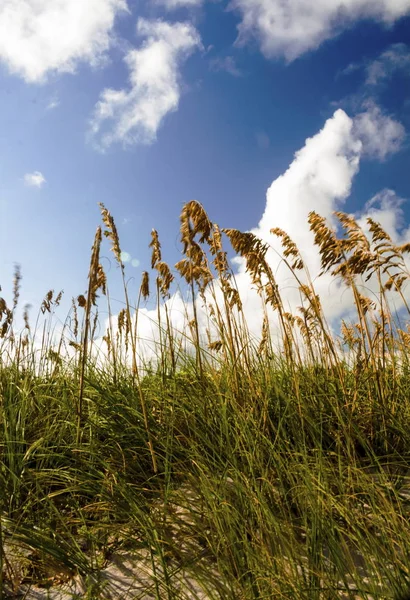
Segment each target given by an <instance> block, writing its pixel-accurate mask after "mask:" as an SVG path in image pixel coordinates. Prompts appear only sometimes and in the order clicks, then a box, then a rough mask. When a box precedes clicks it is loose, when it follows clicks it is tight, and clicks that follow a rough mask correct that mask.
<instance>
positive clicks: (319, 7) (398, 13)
mask: <svg viewBox="0 0 410 600" xmlns="http://www.w3.org/2000/svg"><path fill="white" fill-rule="evenodd" d="M231 6H232V7H233V8H235V9H238V10H239V11H240V13H241V14H242V22H241V23H240V25H239V41H242V42H243V41H246V40H247V39H248V38H249V37H255V38H256V39H257V40H258V42H259V44H260V46H261V50H262V52H263V53H264V54H265V55H266V56H267V57H276V56H283V57H285V58H286V59H287V60H294V59H295V58H297V57H298V56H300V55H302V54H304V53H305V52H308V51H309V50H314V49H316V48H318V47H319V46H320V44H322V42H324V41H325V40H328V39H330V38H332V37H334V36H335V35H337V34H338V33H339V32H340V31H341V30H342V29H343V28H346V27H348V26H349V25H351V24H352V23H353V22H355V21H358V20H359V19H365V18H368V19H373V20H376V21H378V22H381V23H384V24H385V25H390V24H392V23H394V21H396V20H397V19H399V18H400V17H402V16H404V15H408V14H410V0H316V1H315V2H312V0H287V1H286V2H284V1H283V0H232V2H231Z"/></svg>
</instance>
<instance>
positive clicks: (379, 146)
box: [355, 101, 406, 160]
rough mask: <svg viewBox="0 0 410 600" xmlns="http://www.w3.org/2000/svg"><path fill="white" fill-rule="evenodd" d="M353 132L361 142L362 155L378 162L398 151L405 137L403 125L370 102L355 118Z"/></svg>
mask: <svg viewBox="0 0 410 600" xmlns="http://www.w3.org/2000/svg"><path fill="white" fill-rule="evenodd" d="M355 130H356V134H357V135H358V136H359V137H360V139H361V140H362V142H363V150H364V153H365V154H367V155H368V156H371V157H375V158H378V159H379V160H384V159H385V158H386V157H387V156H388V155H390V154H394V153H395V152H397V151H398V150H400V148H401V146H402V144H403V141H404V138H405V136H406V132H405V129H404V127H403V125H402V124H401V123H399V122H398V121H395V120H394V119H393V118H392V117H390V116H388V115H385V114H383V113H382V111H381V110H380V108H379V107H378V106H377V105H376V104H374V103H373V102H371V101H370V102H368V103H367V109H366V110H365V111H364V112H362V113H360V114H359V115H357V116H356V117H355Z"/></svg>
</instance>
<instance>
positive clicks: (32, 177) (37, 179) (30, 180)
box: [24, 171, 46, 188]
mask: <svg viewBox="0 0 410 600" xmlns="http://www.w3.org/2000/svg"><path fill="white" fill-rule="evenodd" d="M24 183H25V184H26V185H27V186H29V187H36V188H41V187H43V185H44V184H45V183H46V178H45V177H44V175H43V173H41V171H33V173H26V174H25V175H24Z"/></svg>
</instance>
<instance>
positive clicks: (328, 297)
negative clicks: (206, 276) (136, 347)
mask: <svg viewBox="0 0 410 600" xmlns="http://www.w3.org/2000/svg"><path fill="white" fill-rule="evenodd" d="M380 114H381V113H379V112H377V111H375V110H373V109H372V108H369V110H368V115H367V118H368V120H369V122H372V119H374V120H375V123H376V124H377V123H378V122H379V119H380ZM363 118H364V117H363V115H361V116H359V117H355V118H351V117H349V116H348V115H347V114H346V113H345V112H344V111H343V110H341V109H339V110H337V111H336V112H335V113H334V115H333V116H332V117H331V118H329V119H328V120H327V121H326V123H325V124H324V127H323V128H322V129H321V131H319V132H318V133H316V134H315V135H314V136H312V137H311V138H309V139H307V140H306V142H305V144H304V146H303V147H302V148H301V149H300V150H298V151H297V152H296V153H295V156H294V159H293V161H292V163H291V164H290V166H289V168H288V169H287V170H286V172H285V173H283V174H282V175H280V176H279V177H277V178H276V179H275V180H274V181H273V182H272V184H271V186H270V187H269V189H268V190H267V194H266V206H265V210H264V213H263V215H262V217H261V219H260V221H259V223H258V225H257V226H256V227H254V228H253V229H252V230H251V231H252V232H253V233H254V234H255V235H257V236H258V237H259V238H261V239H262V240H263V241H265V242H268V244H269V245H270V246H271V249H270V250H269V251H268V253H267V260H268V262H269V264H270V267H271V268H272V270H273V273H274V275H275V278H276V281H277V283H278V286H279V290H280V293H281V296H282V299H283V301H284V304H285V308H286V309H287V310H290V311H292V312H293V313H296V311H297V307H298V306H300V305H301V297H300V291H299V287H298V284H297V282H296V280H295V279H294V276H293V275H292V274H291V273H290V271H289V270H288V268H287V267H286V265H285V264H284V262H283V260H282V258H281V255H282V248H281V245H280V243H279V241H278V239H277V238H276V237H275V236H273V235H272V234H271V233H270V230H271V229H272V228H273V227H280V228H282V229H283V230H284V231H286V232H287V233H288V234H289V235H290V237H291V238H292V239H293V240H294V241H295V242H296V244H297V245H298V247H299V249H300V251H301V253H302V255H303V259H304V263H305V265H306V267H307V268H308V271H309V274H310V277H311V279H312V280H313V282H314V286H315V289H316V292H317V293H318V294H319V295H320V297H321V301H322V305H323V309H324V312H325V315H326V317H327V319H328V321H329V322H330V323H334V324H335V326H336V328H337V327H338V324H340V319H341V318H348V317H349V314H351V310H352V307H353V298H352V295H351V293H350V291H349V290H348V289H346V288H345V287H344V285H343V283H342V282H341V281H340V280H335V279H334V278H333V277H332V276H331V275H329V274H326V275H324V276H321V277H318V275H319V273H320V271H321V263H320V256H319V253H318V251H317V249H316V246H315V245H314V238H313V234H312V232H311V231H310V229H309V225H308V215H309V212H310V211H312V210H314V211H316V212H317V213H319V214H320V215H322V216H323V217H325V218H326V219H327V220H328V222H329V224H330V225H331V226H336V221H335V217H334V214H333V213H334V211H335V210H343V206H344V203H345V201H346V200H347V198H348V197H349V195H350V192H351V188H352V184H353V181H354V178H355V176H356V174H357V173H358V171H359V168H360V161H361V159H362V158H363V157H364V156H365V155H366V154H367V141H366V140H364V141H363V140H362V139H361V133H360V127H358V126H357V123H358V122H359V123H360V121H362V120H363ZM378 157H380V154H377V153H375V154H374V155H373V158H378ZM403 202H404V201H403V200H402V199H400V198H398V197H397V196H396V194H395V192H394V191H392V190H382V191H381V192H379V193H378V194H376V195H375V196H374V197H373V198H372V199H371V200H369V201H368V202H367V203H364V206H363V209H362V210H360V211H359V212H358V213H357V214H356V215H355V217H356V218H357V220H358V222H359V223H360V224H362V225H364V226H365V224H366V218H367V217H368V216H371V217H372V218H374V219H375V220H376V221H380V222H381V224H382V226H383V227H385V228H386V230H387V231H388V233H390V235H391V236H392V238H393V240H394V241H396V242H398V243H404V242H407V241H409V240H410V228H409V229H408V230H404V229H403V227H404V219H403V209H402V205H403ZM210 218H211V219H212V215H210ZM227 225H228V226H229V224H227ZM235 265H236V272H235V283H236V285H237V287H238V290H239V293H240V296H241V299H242V302H243V311H244V315H245V318H246V321H247V323H248V326H249V328H250V332H251V334H252V335H254V336H255V337H258V336H260V332H261V326H262V320H263V311H262V309H261V300H260V298H259V296H258V295H257V292H256V291H255V290H254V289H253V285H252V282H251V280H250V277H249V275H248V273H247V272H246V265H245V263H244V261H243V259H241V258H237V259H236V260H235ZM301 277H302V280H303V279H304V277H305V276H304V275H303V273H301ZM366 285H367V288H366V290H364V291H365V293H368V291H369V289H371V285H372V282H371V281H369V282H367V284H366ZM217 295H218V283H217ZM208 302H211V298H210V296H209V294H208ZM222 305H223V303H222V302H221V304H220V306H222ZM167 310H168V316H169V318H170V323H171V324H172V326H173V328H174V330H175V336H176V338H177V339H180V340H181V343H182V342H183V343H186V344H187V349H189V342H188V341H187V340H189V339H190V338H192V336H191V335H190V333H189V320H190V319H192V318H193V307H192V303H191V302H186V301H185V302H184V301H183V298H182V296H181V294H180V293H179V292H178V293H176V294H174V295H173V296H172V297H171V298H170V299H169V301H168V302H167ZM196 312H197V317H198V319H199V324H200V333H201V334H202V335H203V339H204V340H206V335H205V334H206V329H207V328H209V326H210V325H209V320H208V316H207V314H208V313H207V311H206V310H204V309H203V307H202V301H201V300H198V301H197V305H196ZM268 314H269V317H270V323H271V328H272V333H273V335H274V336H275V331H276V332H277V331H278V329H276V323H277V320H276V318H277V317H276V315H275V314H274V313H273V312H272V311H270V310H268ZM139 315H141V316H138V335H139V336H140V337H141V344H140V349H141V352H142V353H143V355H144V358H145V359H149V358H153V359H155V356H156V349H155V348H156V344H157V343H159V333H158V318H157V313H156V309H153V310H149V309H144V310H143V311H141V312H140V313H139ZM165 318H166V315H165V306H164V305H163V306H162V308H161V319H162V322H164V320H165ZM177 332H179V333H178V334H177Z"/></svg>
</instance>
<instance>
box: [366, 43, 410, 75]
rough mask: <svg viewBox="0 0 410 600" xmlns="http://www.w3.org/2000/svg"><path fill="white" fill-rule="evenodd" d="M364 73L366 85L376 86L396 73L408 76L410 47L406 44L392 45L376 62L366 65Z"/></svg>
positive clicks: (409, 70)
mask: <svg viewBox="0 0 410 600" xmlns="http://www.w3.org/2000/svg"><path fill="white" fill-rule="evenodd" d="M366 71H367V78H366V83H367V84H368V85H377V84H379V83H381V82H383V81H385V80H386V79H388V78H389V77H391V76H392V75H393V74H394V73H395V72H397V71H404V72H405V73H407V74H408V75H410V47H409V46H407V45H406V44H393V45H392V46H390V48H388V49H387V50H385V51H384V52H382V54H381V55H380V56H379V58H378V59H377V60H374V61H373V62H371V63H370V64H368V65H367V67H366Z"/></svg>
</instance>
